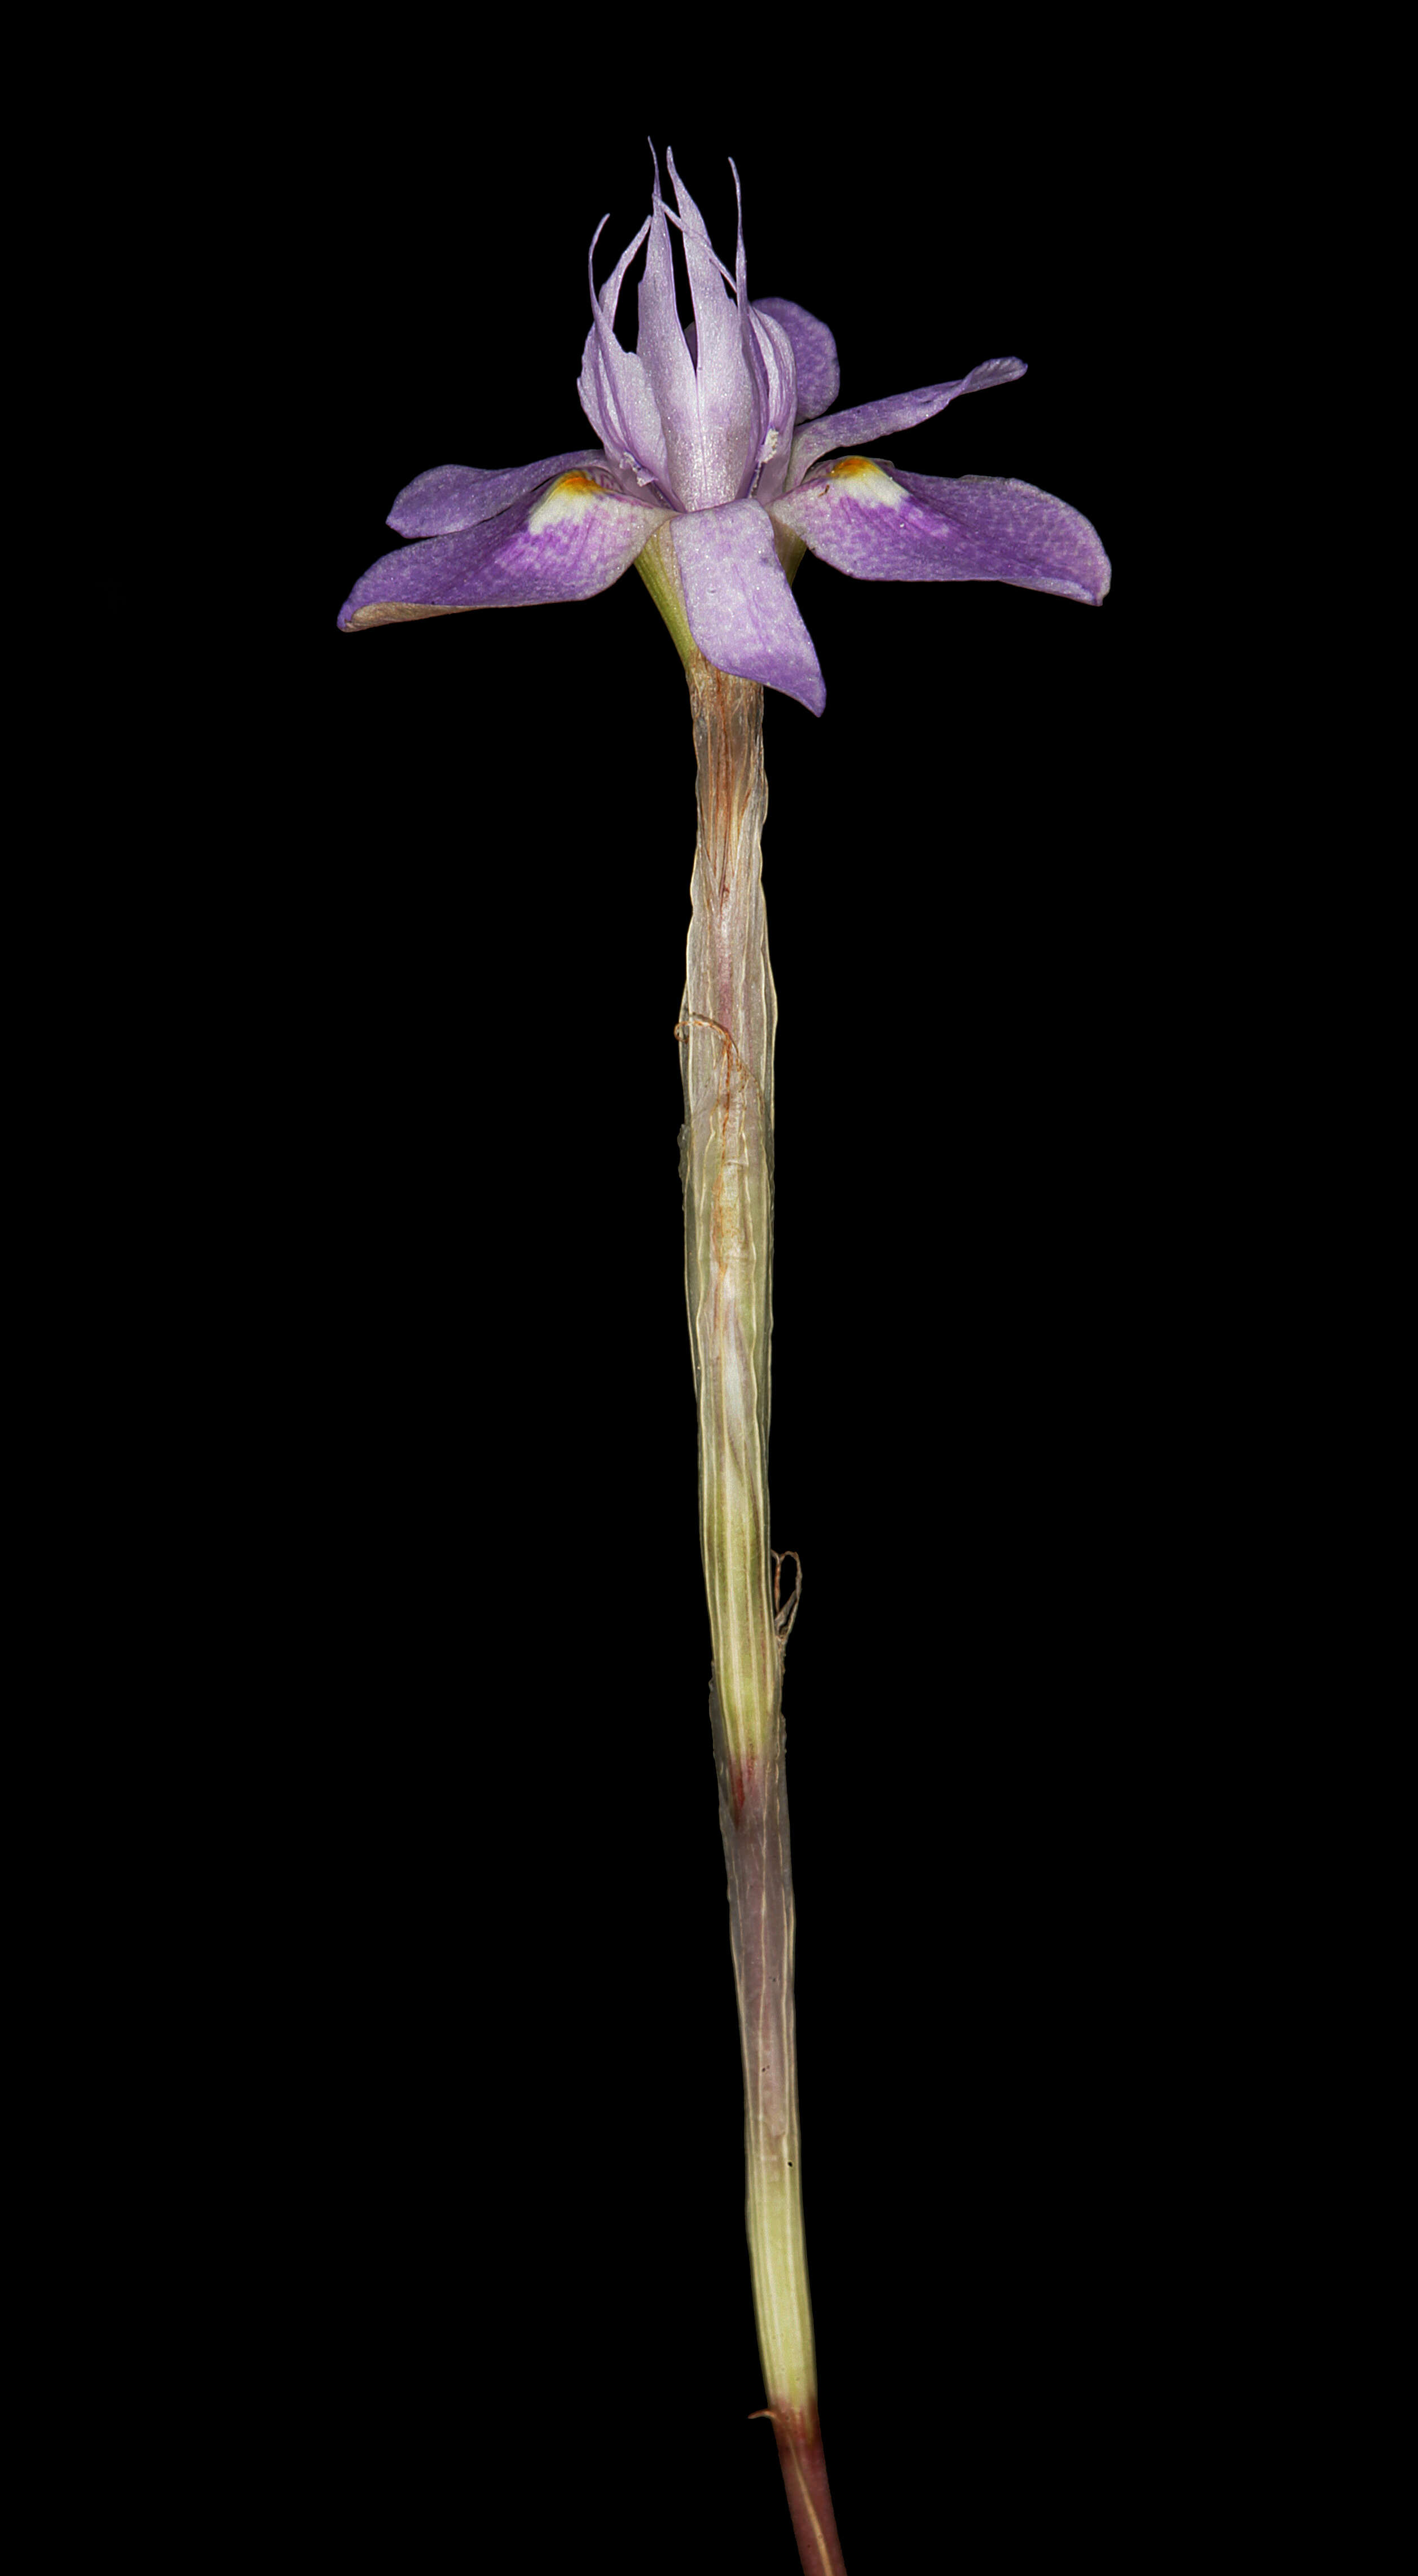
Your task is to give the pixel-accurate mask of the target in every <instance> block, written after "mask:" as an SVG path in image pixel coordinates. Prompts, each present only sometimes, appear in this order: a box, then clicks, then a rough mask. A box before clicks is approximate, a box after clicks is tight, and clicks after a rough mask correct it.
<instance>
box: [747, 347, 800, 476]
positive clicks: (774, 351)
mask: <svg viewBox="0 0 1418 2576" xmlns="http://www.w3.org/2000/svg"><path fill="white" fill-rule="evenodd" d="M749 320H750V322H751V324H752V328H753V337H754V341H755V344H756V347H757V350H758V357H759V363H760V365H761V366H762V368H763V372H764V376H765V378H766V380H767V391H768V427H767V431H766V433H765V435H764V438H763V442H762V446H761V448H760V450H759V455H758V460H757V462H756V464H755V468H754V477H753V478H752V479H751V480H750V486H749V489H750V492H751V494H752V497H753V499H754V500H755V501H771V500H774V499H775V498H776V496H777V495H778V493H780V492H781V491H782V489H783V487H784V485H785V484H786V482H787V480H788V465H789V462H790V459H791V456H792V450H793V421H794V418H795V417H796V412H797V399H798V376H797V361H796V359H795V358H794V356H793V344H792V341H791V340H790V339H789V337H788V334H787V332H786V331H785V330H784V328H783V325H782V323H781V322H778V321H775V320H774V317H773V315H772V314H771V313H762V312H760V311H759V308H758V306H757V305H756V304H755V306H754V307H753V310H752V312H751V314H750V316H749ZM745 497H747V496H745Z"/></svg>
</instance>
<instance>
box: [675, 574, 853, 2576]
mask: <svg viewBox="0 0 1418 2576" xmlns="http://www.w3.org/2000/svg"><path fill="white" fill-rule="evenodd" d="M665 571H666V573H667V572H668V566H666V567H665ZM647 578H648V576H647ZM672 604H673V603H672ZM667 622H670V621H669V620H668V619H667ZM671 631H672V632H673V631H674V628H673V623H671ZM676 640H677V641H679V640H680V639H679V638H678V637H677V638H676ZM686 640H688V639H687V638H686ZM681 654H682V658H683V660H684V662H685V668H686V671H687V674H688V678H689V693H690V704H691V708H692V710H693V716H694V746H695V753H696V757H697V760H698V766H699V788H698V794H699V841H698V848H697V850H696V852H695V861H694V880H693V890H692V891H693V906H694V910H693V920H692V924H691V928H690V934H689V944H688V952H687V961H686V964H687V972H686V981H685V992H684V1002H683V1006H682V1008H681V1012H680V1019H679V1024H678V1035H679V1037H680V1041H681V1044H682V1046H683V1049H684V1055H683V1070H684V1098H685V1123H684V1128H683V1131H682V1136H681V1144H682V1155H681V1173H682V1177H683V1180H684V1215H685V1293H686V1299H687V1303H688V1308H689V1337H690V1346H691V1350H692V1354H693V1359H694V1382H695V1390H696V1394H697V1398H698V1406H699V1504H700V1539H701V1544H702V1547H703V1554H704V1578H705V1585H706V1588H707V1591H708V1596H709V1626H710V1633H711V1636H712V1640H713V1649H714V1678H713V1681H712V1683H711V1686H710V1717H711V1722H712V1726H713V1738H714V1757H715V1764H716V1768H717V1771H718V1778H719V1821H720V1826H721V1828H722V1832H723V1837H724V1853H725V1858H726V1861H727V1865H728V1877H729V1909H730V1928H731V1935H732V1943H733V1958H734V1976H735V1981H736V1983H737V1987H738V1999H739V2027H740V2033H741V2037H742V2042H743V2070H744V2144H745V2155H746V2161H747V2169H748V2187H747V2206H746V2214H747V2224H748V2242H749V2255H750V2261H751V2266H752V2272H753V2299H754V2311H755V2314H756V2317H757V2321H758V2348H759V2353H760V2355H761V2357H762V2362H763V2376H764V2381H765V2384H766V2388H767V2397H768V2403H767V2406H766V2407H765V2408H764V2409H763V2410H762V2411H763V2412H764V2413H766V2414H767V2415H769V2416H770V2417H771V2420H772V2423H773V2429H774V2433H775V2436H776V2438H777V2442H778V2451H779V2458H780V2460H781V2463H782V2468H783V2480H784V2485H785V2488H786V2491H787V2497H788V2507H789V2511H790V2513H791V2515H792V2518H793V2528H794V2531H795V2532H796V2535H797V2541H798V2549H799V2554H800V2556H801V2559H802V2564H803V2567H804V2569H805V2570H807V2571H808V2576H845V2568H844V2564H843V2559H842V2551H841V2545H840V2543H839V2541H838V2538H837V2530H836V2524H835V2522H834V2520H833V2514H832V2501H831V2497H830V2495H829V2493H828V2487H827V2472H826V2468H825V2466H824V2463H823V2455H822V2438H821V2434H820V2432H819V2430H818V2421H817V2365H816V2359H815V2355H814V2351H813V2333H812V2307H811V2302H810V2300H809V2296H808V2277H807V2253H806V2245H805V2240H804V2235H803V2206H802V2156H801V2148H800V2141H799V2128H798V2081H797V2044H796V2036H795V2031H794V2021H793V1880H792V1867H791V1855H790V1848H789V1838H788V1800H787V1784H786V1780H785V1778H784V1767H783V1705H782V1700H783V1641H782V1639H781V1638H780V1635H779V1629H778V1612H777V1601H776V1595H775V1588H774V1581H773V1570H772V1567H773V1560H772V1552H771V1549H770V1545H769V1523H768V1420H769V1348H770V1337H771V1332H772V1250H773V1241H772V1237H773V1034H774V1026H775V1022H776V1018H777V1003H776V998H775V995H774V991H773V976H772V971H771V969H770V967H769V963H768V930H767V921H766V917H765V913H764V907H763V888H762V882H761V855H760V847H759V841H760V834H761V832H762V827H763V819H764V815H765V813H766V810H767V804H768V790H767V785H766V782H765V779H764V775H763V691H762V688H761V687H760V686H759V685H758V684H757V683H756V682H752V681H747V680H739V679H735V678H733V677H731V676H730V675H729V674H728V673H727V672H724V671H719V670H715V669H714V668H713V667H712V666H711V665H710V664H709V663H707V662H705V661H704V659H703V657H702V656H701V655H700V654H699V653H698V652H697V651H696V650H695V648H694V646H693V644H692V642H689V649H688V650H687V651H686V650H685V646H684V643H683V642H681ZM783 1615H784V1617H786V1615H787V1614H786V1613H785V1614H783Z"/></svg>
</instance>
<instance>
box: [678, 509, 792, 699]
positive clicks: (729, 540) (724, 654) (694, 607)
mask: <svg viewBox="0 0 1418 2576" xmlns="http://www.w3.org/2000/svg"><path fill="white" fill-rule="evenodd" d="M670 524H671V535H672V540H673V544H674V550H675V560H676V562H677V564H678V566H679V574H680V580H681V582H682V583H683V585H684V604H685V609H686V611H687V614H688V617H689V625H690V632H691V633H692V635H693V637H694V640H695V643H696V644H697V645H698V647H699V650H700V652H701V653H702V654H703V655H704V658H705V660H706V661H708V662H713V663H715V664H716V665H717V667H718V668H719V670H721V671H732V672H734V673H735V674H736V675H737V677H738V678H739V679H741V680H761V681H762V682H763V685H764V687H765V688H769V689H781V690H782V691H783V692H784V694H785V696H787V697H790V698H796V699H797V700H798V701H799V703H800V705H802V706H805V707H807V708H809V709H810V711H811V712H812V714H813V715H815V716H820V715H821V713H822V710H823V708H824V707H825V705H826V704H827V691H826V688H825V687H824V685H823V679H822V673H821V671H820V670H819V669H818V666H817V655H816V654H815V653H814V651H813V649H812V637H811V636H810V635H809V633H808V631H807V628H806V627H805V626H804V624H803V621H802V618H801V617H800V616H799V614H798V609H797V604H796V602H795V600H794V598H793V594H792V592H791V590H790V589H789V588H788V580H787V575H786V574H785V572H784V570H783V567H782V565H781V564H780V563H779V561H778V557H777V553H776V551H775V549H774V545H773V530H772V527H771V525H770V523H769V519H768V514H767V512H766V511H765V510H761V509H760V508H759V506H758V503H757V502H756V501H731V502H730V503H729V504H728V506H727V507H726V508H724V509H720V510H699V511H696V512H695V513H694V515H693V516H692V517H688V518H679V519H674V520H672V521H671V523H670Z"/></svg>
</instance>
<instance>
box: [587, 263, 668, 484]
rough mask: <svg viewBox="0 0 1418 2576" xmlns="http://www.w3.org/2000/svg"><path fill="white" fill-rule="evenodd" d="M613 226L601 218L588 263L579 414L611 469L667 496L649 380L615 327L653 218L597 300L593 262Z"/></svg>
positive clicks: (661, 433) (660, 438)
mask: <svg viewBox="0 0 1418 2576" xmlns="http://www.w3.org/2000/svg"><path fill="white" fill-rule="evenodd" d="M609 221H610V218H609V216H608V215H603V216H602V217H601V220H600V222H599V224H598V225H597V226H596V231H595V235H594V238H593V239H592V243H591V249H590V254H589V257H588V258H587V262H586V270H587V275H588V276H589V278H590V281H591V311H592V313H593V315H594V316H595V319H594V321H593V322H592V324H591V328H590V331H589V332H588V334H587V337H586V346H585V349H584V351H583V352H582V357H581V375H580V380H579V382H578V384H577V387H576V390H577V392H578V394H579V395H580V397H581V408H582V410H583V411H584V413H585V415H586V418H587V419H588V420H589V422H590V424H591V427H592V428H593V429H594V431H595V433H596V436H597V437H598V438H599V439H600V441H601V444H602V446H603V447H604V449H605V451H606V454H607V456H608V457H609V458H610V460H611V463H612V464H613V465H616V466H618V467H627V466H628V467H631V468H632V469H633V470H634V472H635V473H636V475H637V476H638V478H639V480H640V481H641V482H642V483H657V484H658V485H659V487H660V489H661V490H662V491H664V490H666V489H667V488H668V485H669V466H668V462H667V459H666V455H665V433H664V430H663V428H662V427H661V423H660V415H659V412H658V410H657V409H656V405H655V397H654V394H653V392H652V391H651V387H650V380H649V378H648V376H647V375H646V373H645V369H644V368H643V367H642V365H641V363H640V360H639V359H638V357H632V356H631V355H630V353H629V351H628V350H625V349H622V347H621V345H620V342H619V341H618V340H617V338H616V336H615V330H614V327H613V326H614V322H615V311H616V306H617V304H618V302H619V300H620V290H621V288H622V286H623V285H624V284H625V272H626V270H627V269H628V267H629V266H630V263H631V261H632V259H633V258H634V257H635V254H636V252H637V251H638V249H639V248H640V245H641V243H642V242H643V240H644V239H645V236H646V234H647V233H648V231H649V230H650V222H651V218H650V217H649V216H648V215H647V216H646V218H645V221H644V223H643V224H642V225H641V227H640V230H639V232H638V233H637V234H636V236H635V239H634V241H633V242H632V243H631V245H630V248H629V249H628V250H627V251H625V252H623V253H622V255H621V257H620V258H619V259H618V260H617V262H616V266H615V272H614V275H613V276H612V278H611V280H610V283H609V285H608V286H607V287H606V289H605V291H604V293H603V294H602V295H599V296H598V295H597V293H596V278H595V269H594V266H593V262H594V260H595V256H596V243H597V242H598V241H599V240H600V238H601V235H602V233H603V232H604V231H605V228H606V225H607V223H608V222H609Z"/></svg>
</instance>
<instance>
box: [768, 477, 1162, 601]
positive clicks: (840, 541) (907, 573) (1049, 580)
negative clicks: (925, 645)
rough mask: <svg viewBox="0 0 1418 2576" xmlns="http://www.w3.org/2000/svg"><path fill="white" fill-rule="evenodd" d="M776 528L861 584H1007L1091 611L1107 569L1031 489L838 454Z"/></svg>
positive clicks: (784, 507) (1085, 536)
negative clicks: (888, 466) (951, 477)
mask: <svg viewBox="0 0 1418 2576" xmlns="http://www.w3.org/2000/svg"><path fill="white" fill-rule="evenodd" d="M771 515H772V519H773V523H774V525H775V527H777V528H779V529H781V530H782V531H783V532H784V533H785V534H791V535H793V536H796V537H801V538H802V540H803V542H804V544H806V545H808V546H810V547H811V549H812V551H813V553H814V554H815V555H820V556H821V557H822V560H823V562H824V563H830V564H835V565H836V567H837V569H838V571H839V572H849V573H853V574H855V576H856V578H857V579H858V580H859V581H1007V582H1013V583H1015V584H1016V586H1017V587H1018V588H1019V589H1021V590H1052V591H1055V592H1057V593H1058V595H1059V596H1060V598H1063V599H1082V600H1087V601H1088V602H1090V604H1091V605H1093V606H1095V607H1096V606H1097V605H1098V603H1099V602H1100V601H1101V600H1102V599H1104V598H1105V597H1106V595H1107V590H1108V584H1109V581H1110V579H1111V571H1110V567H1109V563H1108V558H1107V556H1106V555H1105V554H1104V552H1103V549H1102V546H1101V545H1100V543H1099V541H1098V532H1097V530H1096V529H1095V528H1094V527H1092V526H1091V525H1090V523H1089V521H1088V520H1087V519H1085V518H1084V517H1083V515H1082V513H1081V511H1078V510H1071V509H1070V508H1069V505H1068V503H1067V502H1066V501H1056V500H1055V499H1054V496H1053V494H1052V493H1051V492H1040V491H1038V490H1037V489H1036V487H1035V486H1034V484H1032V483H1015V482H1007V481H999V480H996V478H995V477H994V476H993V475H988V474H965V475H962V476H960V478H959V479H958V480H956V481H947V480H946V479H945V478H944V477H943V476H940V475H936V474H902V473H901V472H899V471H898V469H897V468H896V467H895V466H893V467H892V469H891V471H890V473H887V472H886V471H885V469H884V467H883V466H882V464H881V461H880V460H879V458H877V457H874V456H843V457H839V458H838V460H837V462H836V464H834V465H830V466H829V467H828V469H827V471H826V473H825V474H823V475H821V476H819V477H818V478H816V479H815V480H814V481H813V482H811V483H804V484H800V485H799V487H798V489H797V491H795V492H788V493H785V494H784V495H783V497H782V499H781V500H778V501H775V502H774V503H773V504H772V509H771Z"/></svg>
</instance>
